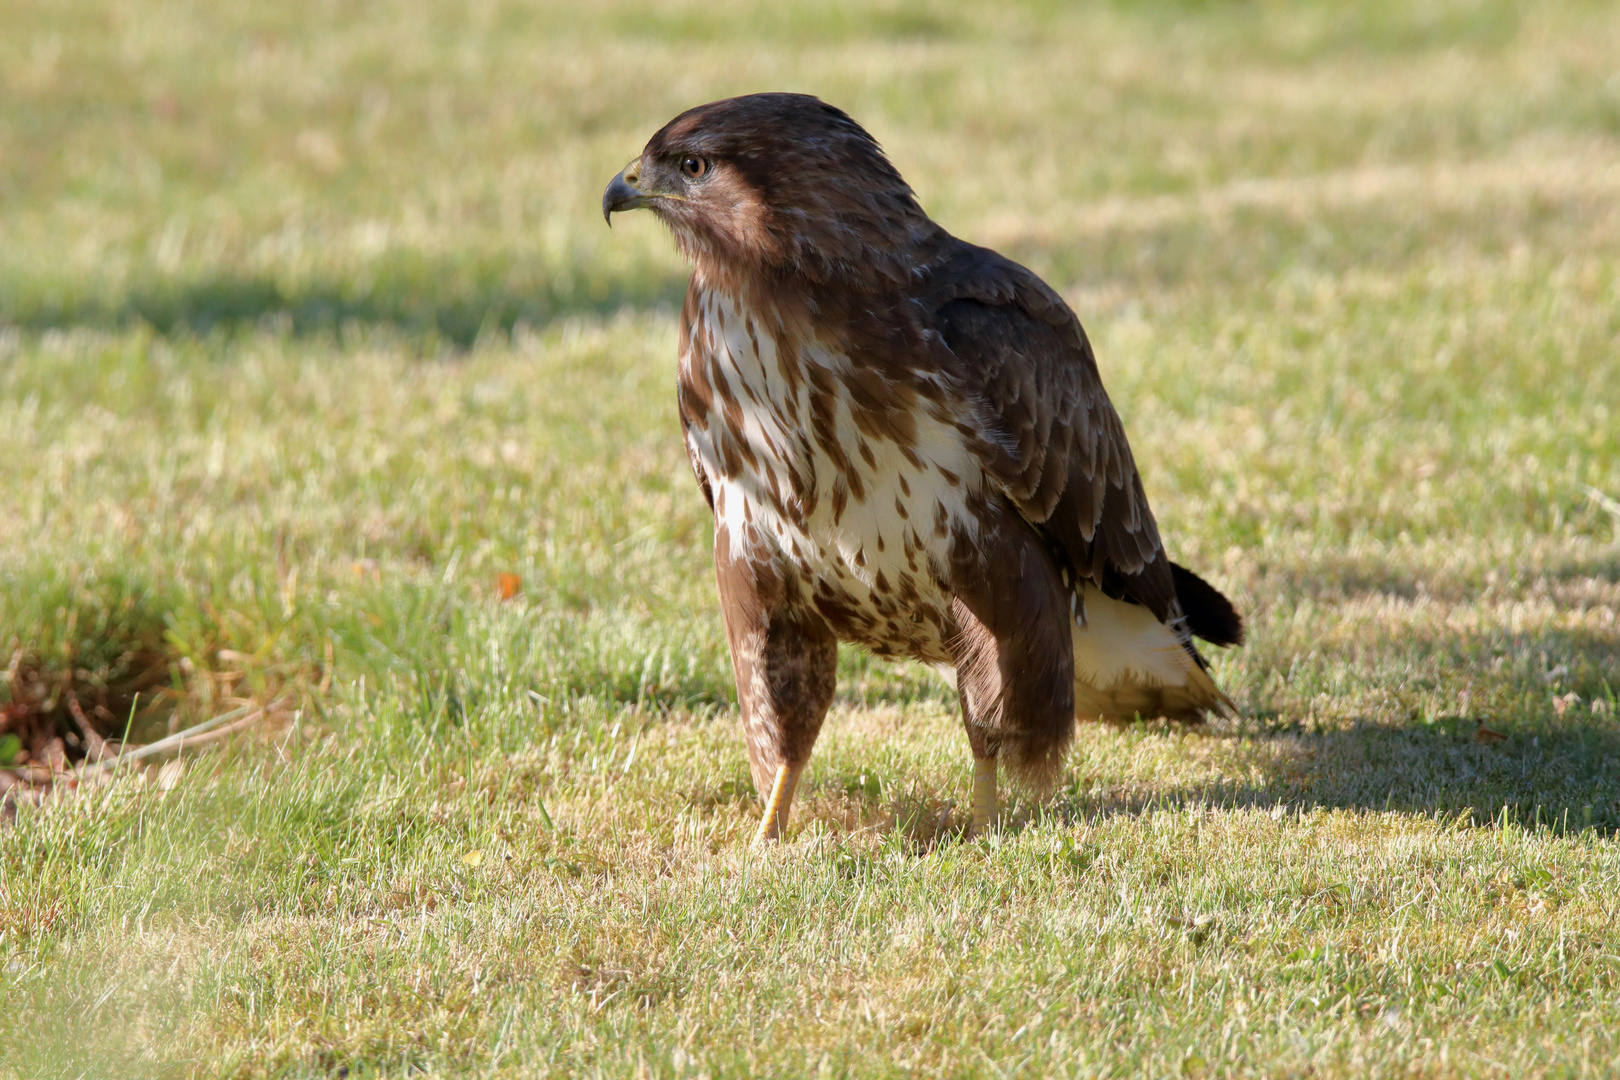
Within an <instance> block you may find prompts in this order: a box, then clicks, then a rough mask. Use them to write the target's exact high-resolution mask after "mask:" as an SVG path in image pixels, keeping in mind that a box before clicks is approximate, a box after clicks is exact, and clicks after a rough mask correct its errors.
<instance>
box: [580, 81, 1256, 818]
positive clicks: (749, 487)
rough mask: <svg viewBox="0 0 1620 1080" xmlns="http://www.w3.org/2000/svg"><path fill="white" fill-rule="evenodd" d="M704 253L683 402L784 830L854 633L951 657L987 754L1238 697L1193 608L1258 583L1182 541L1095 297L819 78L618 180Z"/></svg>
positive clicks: (976, 743)
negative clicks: (997, 247)
mask: <svg viewBox="0 0 1620 1080" xmlns="http://www.w3.org/2000/svg"><path fill="white" fill-rule="evenodd" d="M637 207H646V208H648V209H650V210H651V211H652V212H653V213H654V214H655V215H656V216H657V217H658V218H659V219H660V220H662V221H663V222H664V224H665V225H667V226H668V227H669V229H670V231H671V233H673V235H674V237H675V242H676V243H677V244H678V245H679V247H680V249H681V251H682V253H683V254H684V255H685V256H686V258H687V259H688V260H689V261H690V262H691V264H692V267H693V271H692V279H691V284H690V286H689V288H688V289H687V293H686V302H685V305H684V307H683V309H682V312H681V331H680V369H679V377H678V391H679V407H680V417H681V426H682V429H683V431H684V433H685V440H686V449H687V453H688V455H689V456H690V458H691V462H692V471H693V472H694V473H696V474H697V480H698V484H699V486H701V487H702V489H703V495H704V498H706V499H707V500H708V503H709V506H710V508H711V510H712V511H713V514H714V566H715V577H716V581H717V584H718V587H719V594H720V603H721V608H722V611H723V614H724V619H725V627H726V635H727V638H728V644H729V645H730V650H731V660H732V666H733V669H734V671H735V675H736V680H737V697H738V700H739V703H740V705H741V710H742V720H743V727H744V731H745V734H746V737H747V744H748V758H749V763H750V765H751V767H752V772H753V778H754V784H755V786H756V787H757V788H758V790H759V794H760V798H761V799H762V800H763V801H764V803H765V811H764V815H763V817H762V819H761V821H760V825H759V831H758V833H757V834H756V837H755V840H756V842H763V841H769V840H774V839H777V838H778V837H780V836H781V835H782V833H783V831H784V830H785V828H786V826H787V821H788V811H789V807H790V805H791V803H792V799H793V793H794V789H795V787H796V785H797V783H798V780H799V777H800V775H801V774H802V773H803V771H804V768H805V765H806V763H807V762H808V761H809V759H810V752H811V748H812V747H813V746H814V744H815V741H816V736H817V734H818V733H819V732H820V730H821V725H822V720H823V718H824V716H825V714H826V711H827V707H828V705H829V704H830V703H831V701H832V697H833V688H834V682H835V678H836V668H837V655H838V643H839V642H840V641H850V642H856V643H859V644H860V645H863V646H865V647H866V648H868V649H870V650H872V651H873V652H874V653H876V654H878V655H879V656H884V657H899V658H905V657H909V658H911V659H914V660H919V661H922V662H923V663H925V664H931V665H935V666H936V667H938V668H939V669H941V671H942V672H944V673H946V674H947V677H948V678H951V679H952V680H953V682H954V685H955V686H956V689H957V693H958V696H959V697H960V700H961V707H962V717H963V721H964V723H965V726H966V728H967V737H968V744H969V746H970V748H971V750H972V753H973V759H974V781H973V799H972V816H971V822H970V825H969V830H970V832H974V833H976V832H979V831H981V830H983V829H984V828H985V827H987V826H988V825H989V824H990V822H991V821H992V820H993V819H994V817H995V815H996V814H997V811H998V803H997V791H996V779H997V764H998V762H999V763H1003V764H1005V765H1006V766H1007V767H1008V769H1009V771H1010V772H1011V773H1012V774H1013V775H1015V776H1017V777H1019V778H1021V779H1023V780H1026V781H1028V782H1030V783H1032V784H1034V785H1036V786H1037V787H1039V786H1041V785H1043V784H1044V783H1047V782H1049V781H1050V779H1051V778H1052V776H1053V775H1054V773H1055V772H1056V770H1057V767H1058V765H1059V764H1060V762H1061V760H1062V754H1063V751H1064V748H1065V746H1066V745H1067V743H1068V742H1069V740H1070V738H1071V736H1072V735H1073V732H1074V726H1075V722H1076V720H1077V718H1083V719H1110V718H1117V719H1129V718H1132V717H1135V716H1143V717H1157V716H1163V717H1169V718H1173V719H1179V720H1188V721H1192V720H1199V719H1201V718H1202V717H1203V716H1204V715H1205V714H1206V713H1207V712H1210V711H1215V712H1218V713H1225V712H1227V711H1228V710H1230V708H1231V702H1230V701H1229V699H1228V698H1227V697H1226V696H1225V695H1224V694H1223V693H1222V692H1221V691H1220V689H1219V688H1217V687H1216V685H1215V683H1214V681H1213V680H1212V679H1211V677H1210V674H1209V669H1208V665H1207V664H1206V663H1205V661H1204V659H1203V657H1201V656H1200V655H1199V652H1198V650H1197V648H1195V647H1194V645H1193V641H1192V638H1193V636H1194V635H1196V636H1198V637H1200V638H1203V639H1204V640H1206V641H1209V642H1211V643H1213V644H1216V645H1232V644H1238V643H1240V642H1241V641H1242V637H1243V624H1242V620H1241V619H1240V618H1239V616H1238V614H1237V612H1236V610H1235V609H1234V608H1233V606H1232V604H1231V602H1230V601H1228V600H1227V599H1226V597H1224V596H1222V595H1221V594H1220V593H1219V592H1218V591H1217V590H1216V589H1215V588H1214V587H1213V586H1211V585H1209V584H1208V583H1207V582H1205V581H1204V580H1203V579H1201V578H1199V577H1198V576H1197V575H1195V574H1193V573H1192V572H1191V571H1188V570H1186V569H1184V568H1182V567H1180V566H1178V565H1176V564H1175V563H1172V562H1171V561H1170V559H1169V557H1168V555H1167V554H1166V552H1165V549H1164V544H1163V542H1162V541H1161V540H1160V539H1159V531H1158V527H1157V526H1156V525H1155V523H1154V520H1153V512H1152V510H1150V509H1149V508H1148V501H1147V496H1146V495H1145V494H1144V492H1143V490H1142V480H1141V477H1140V476H1138V475H1137V471H1136V464H1135V462H1134V460H1133V459H1132V457H1131V448H1130V445H1129V443H1128V442H1127V441H1126V438H1125V429H1124V427H1123V426H1122V425H1121V423H1120V419H1119V415H1118V414H1117V413H1116V412H1115V411H1114V407H1113V405H1112V404H1110V402H1109V400H1108V395H1107V393H1105V392H1104V390H1103V386H1102V379H1101V376H1100V375H1099V374H1098V371H1097V361H1096V358H1095V357H1094V356H1093V354H1092V350H1091V345H1090V344H1089V343H1088V341H1087V340H1086V335H1085V332H1084V331H1083V330H1082V329H1081V327H1080V321H1079V319H1078V318H1076V317H1075V314H1074V312H1073V311H1071V310H1070V309H1069V307H1068V305H1067V304H1065V303H1064V302H1063V300H1062V298H1061V297H1059V296H1058V294H1057V293H1056V292H1055V291H1053V290H1052V288H1051V287H1049V286H1048V285H1047V284H1046V283H1045V282H1043V281H1042V280H1041V279H1040V278H1039V277H1037V276H1036V275H1035V274H1034V273H1032V272H1031V271H1029V270H1027V269H1026V268H1024V267H1023V266H1020V265H1018V264H1017V263H1015V262H1013V261H1012V260H1010V259H1007V258H1004V257H1003V256H1001V255H999V254H997V253H996V252H994V251H991V250H989V249H987V248H982V247H976V246H974V245H973V244H969V243H966V242H965V241H962V240H958V239H957V238H955V237H954V236H952V235H951V234H950V233H948V232H946V231H945V230H944V229H943V228H941V227H940V226H939V225H937V224H935V222H934V221H933V220H931V219H930V218H929V217H928V215H927V214H926V213H924V212H923V210H922V208H921V206H919V205H918V203H917V199H916V196H915V195H914V194H913V193H912V190H911V188H910V187H908V186H907V184H906V182H905V181H904V180H903V179H901V176H900V174H899V172H898V171H896V169H895V168H894V166H893V165H892V164H891V163H890V162H889V160H888V158H887V157H886V156H885V154H884V152H883V151H882V149H881V148H879V146H878V144H877V141H876V140H875V139H873V138H872V136H871V135H870V134H868V133H867V132H866V130H865V129H864V128H862V127H861V126H860V125H859V124H858V123H856V122H855V121H854V120H853V119H851V118H850V117H849V116H848V115H846V114H845V113H844V112H842V111H841V110H839V109H837V108H835V107H833V106H831V105H828V104H826V103H825V102H822V101H820V100H818V99H817V98H814V97H809V96H806V95H802V94H752V95H749V96H746V97H736V98H729V99H726V100H724V101H716V102H712V103H710V104H707V105H700V106H698V107H697V108H694V109H689V110H688V111H686V112H684V113H682V114H681V115H679V116H677V117H676V118H675V119H673V120H671V121H670V122H669V123H668V124H666V125H665V126H664V127H663V128H662V129H661V130H660V131H659V132H658V133H657V134H655V135H654V136H653V137H652V139H651V141H649V142H648V143H647V146H646V148H645V149H644V150H642V152H641V155H640V156H639V157H638V158H636V159H635V160H634V161H632V162H630V164H628V165H627V166H625V168H624V169H623V171H621V172H620V173H619V174H618V175H617V176H615V177H614V178H613V180H612V182H611V183H610V184H609V185H608V188H607V191H606V192H605V193H604V194H603V196H602V213H603V217H605V218H607V220H608V222H609V224H611V223H612V217H611V215H612V214H613V212H614V211H618V210H631V209H635V208H637Z"/></svg>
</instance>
